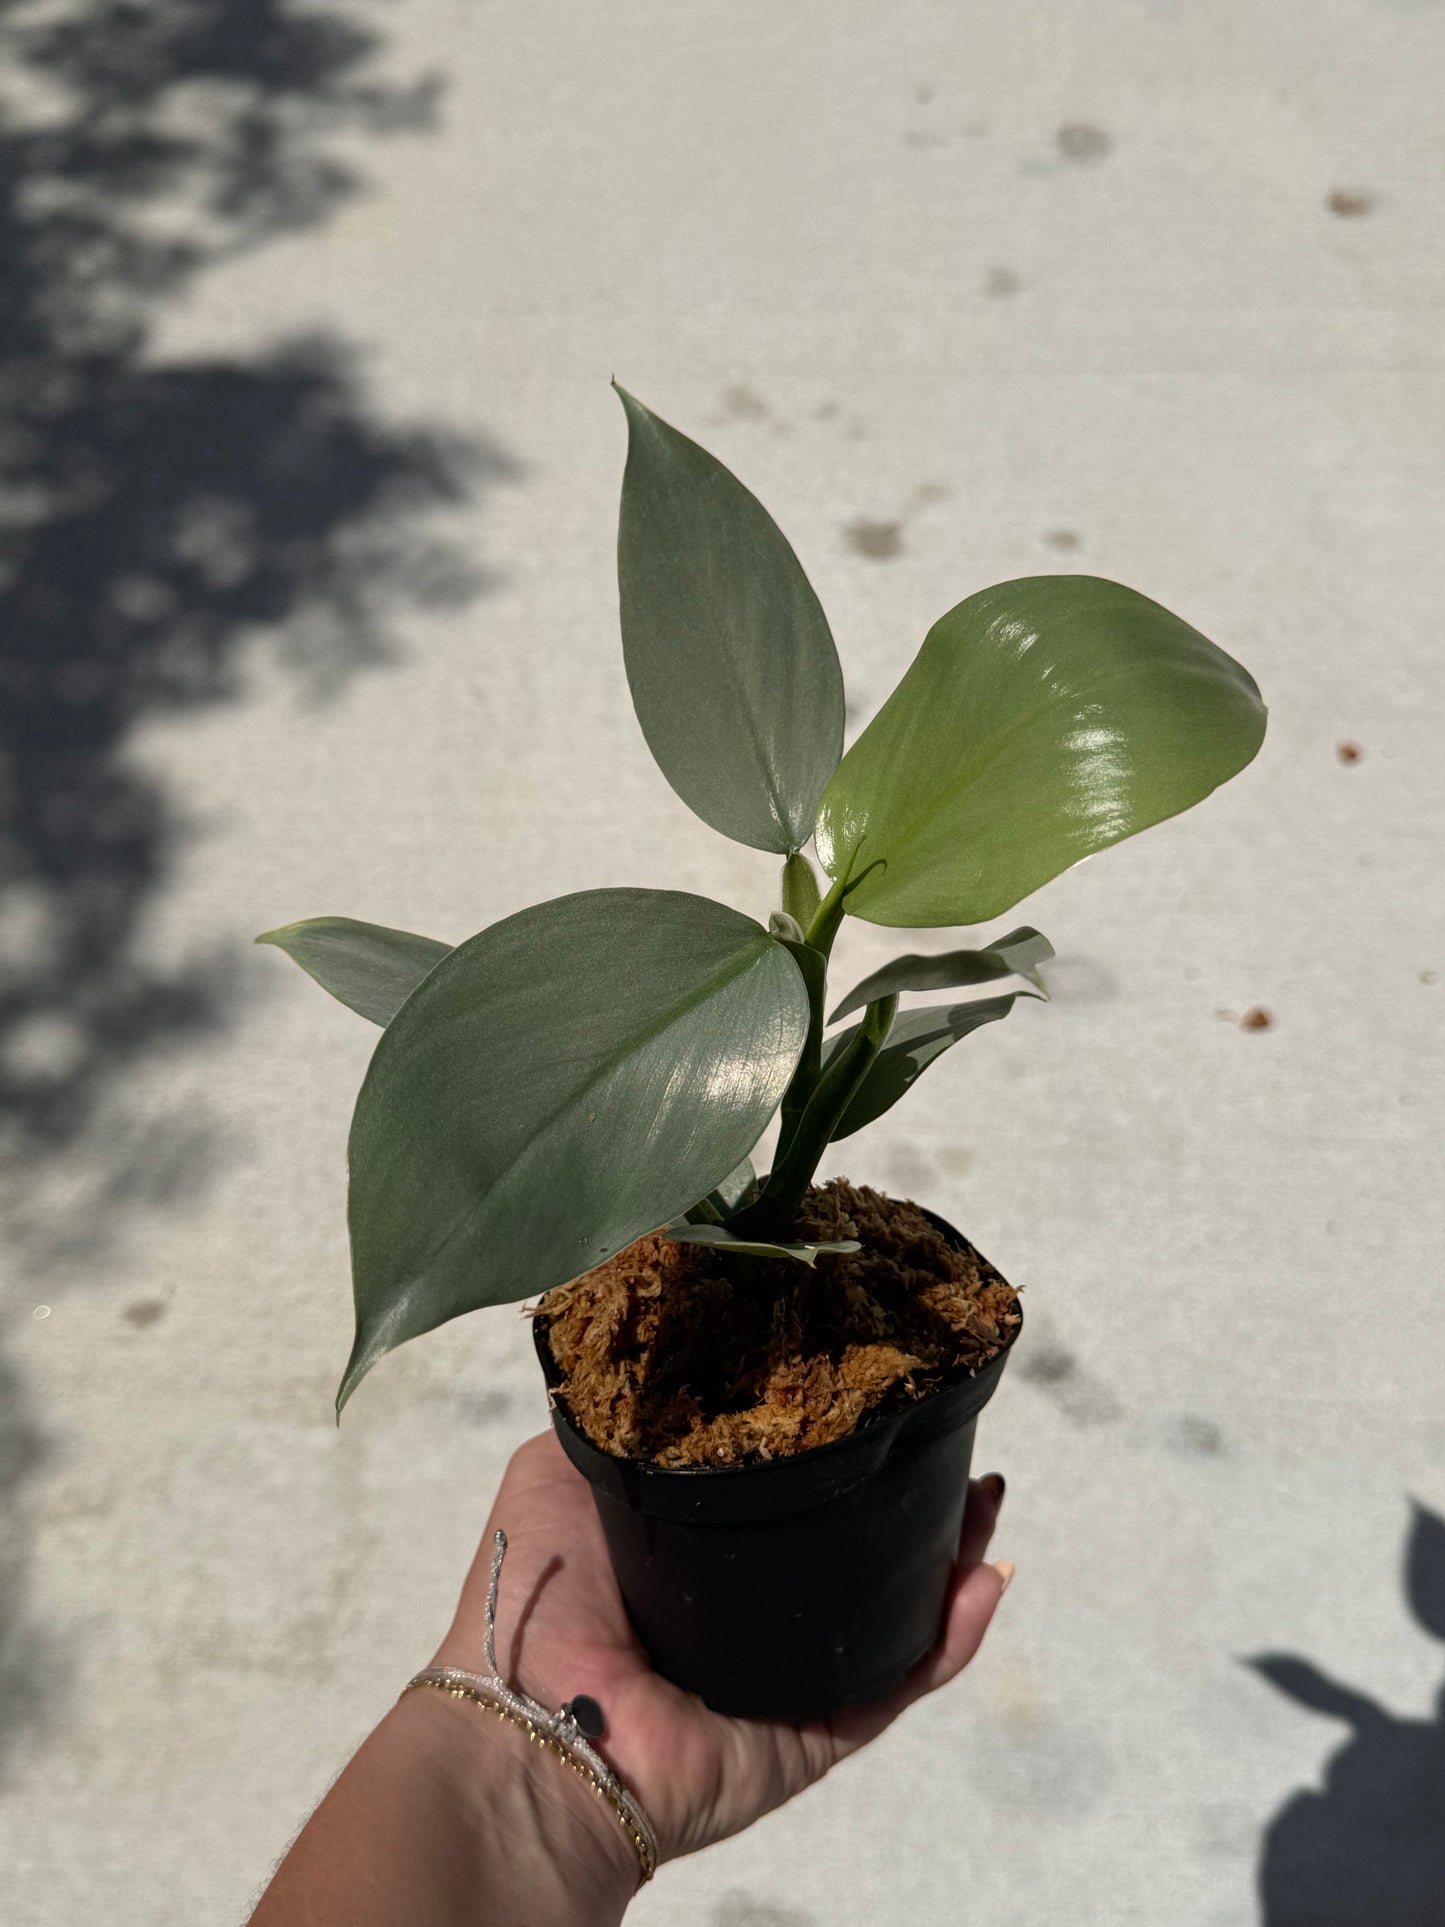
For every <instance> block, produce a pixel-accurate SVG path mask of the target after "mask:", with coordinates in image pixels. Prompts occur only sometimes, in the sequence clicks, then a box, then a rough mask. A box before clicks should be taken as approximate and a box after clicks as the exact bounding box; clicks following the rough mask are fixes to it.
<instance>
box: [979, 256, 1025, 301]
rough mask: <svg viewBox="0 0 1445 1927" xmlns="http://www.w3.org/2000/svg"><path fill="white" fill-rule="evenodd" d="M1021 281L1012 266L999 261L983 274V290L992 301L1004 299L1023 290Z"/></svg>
mask: <svg viewBox="0 0 1445 1927" xmlns="http://www.w3.org/2000/svg"><path fill="white" fill-rule="evenodd" d="M1023 285H1024V284H1023V281H1022V279H1021V278H1020V276H1018V275H1017V274H1015V272H1014V270H1013V269H1012V268H1006V267H1004V266H1003V265H1002V264H1001V263H998V264H996V265H995V266H993V267H991V268H990V269H989V271H988V273H987V274H986V275H985V276H984V282H983V291H984V293H985V294H986V295H988V296H989V297H990V299H992V300H994V301H1006V300H1008V299H1009V298H1010V297H1011V296H1013V295H1016V294H1020V293H1021V292H1022V291H1023Z"/></svg>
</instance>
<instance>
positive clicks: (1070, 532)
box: [1043, 529, 1081, 555]
mask: <svg viewBox="0 0 1445 1927" xmlns="http://www.w3.org/2000/svg"><path fill="white" fill-rule="evenodd" d="M1080 539H1081V538H1080V536H1079V532H1078V530H1077V529H1045V530H1044V533H1043V543H1044V547H1045V548H1048V549H1057V550H1058V551H1059V552H1060V554H1064V555H1070V554H1072V553H1073V551H1074V550H1075V549H1077V548H1078V546H1079V543H1080Z"/></svg>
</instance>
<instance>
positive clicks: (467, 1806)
mask: <svg viewBox="0 0 1445 1927" xmlns="http://www.w3.org/2000/svg"><path fill="white" fill-rule="evenodd" d="M389 1720H391V1721H395V1722H397V1723H398V1726H399V1727H400V1728H401V1729H402V1730H403V1731H404V1732H405V1733H406V1734H407V1736H408V1739H409V1741H410V1743H411V1744H412V1745H413V1746H414V1747H416V1748H417V1749H419V1750H420V1751H421V1752H422V1753H423V1754H424V1756H425V1758H426V1760H427V1764H428V1770H429V1772H430V1774H431V1775H432V1776H433V1777H434V1779H435V1781H436V1783H437V1784H438V1788H439V1792H440V1795H441V1797H442V1798H444V1799H445V1800H446V1801H447V1802H448V1804H449V1805H450V1806H451V1807H452V1808H453V1809H454V1811H455V1812H456V1813H457V1815H458V1818H459V1822H460V1824H461V1826H462V1828H463V1829H464V1831H465V1834H466V1836H467V1837H468V1839H469V1840H470V1841H471V1842H473V1843H474V1851H475V1856H476V1861H477V1866H478V1873H479V1878H480V1879H481V1881H482V1882H483V1883H484V1885H483V1888H482V1891H485V1893H486V1894H487V1895H488V1897H489V1906H488V1917H489V1918H491V1919H495V1920H508V1919H512V1918H515V1919H517V1920H523V1919H526V1920H539V1919H544V1920H546V1921H548V1922H549V1923H550V1922H556V1923H558V1927H562V1924H563V1923H568V1924H569V1927H570V1923H573V1922H575V1923H578V1927H583V1924H584V1923H585V1927H603V1923H610V1922H616V1921H620V1920H621V1919H622V1917H623V1914H624V1913H625V1912H626V1909H627V1905H628V1902H629V1901H630V1900H631V1899H632V1896H633V1894H634V1893H635V1892H636V1891H637V1886H638V1878H639V1865H638V1858H637V1853H636V1850H635V1848H634V1847H633V1844H632V1842H631V1840H630V1839H629V1838H628V1836H627V1834H626V1833H625V1832H624V1830H623V1828H622V1825H621V1823H620V1821H619V1819H618V1817H617V1815H616V1814H615V1813H614V1811H613V1809H612V1807H611V1806H610V1805H609V1804H608V1803H607V1802H606V1801H605V1800H603V1799H601V1798H600V1797H599V1796H598V1795H597V1794H596V1793H595V1792H594V1791H593V1790H592V1788H591V1787H590V1786H588V1785H587V1784H586V1782H585V1781H583V1780H582V1779H581V1778H579V1777H578V1775H577V1774H576V1773H574V1772H573V1771H572V1769H571V1768H570V1767H569V1766H568V1765H567V1763H566V1762H565V1761H564V1760H562V1759H559V1758H558V1757H557V1756H556V1755H555V1754H554V1753H553V1752H551V1750H550V1749H548V1748H545V1747H543V1746H540V1745H538V1744H537V1743H536V1742H534V1741H532V1740H530V1739H529V1738H528V1737H527V1735H526V1733H525V1732H524V1731H523V1730H522V1729H521V1728H520V1727H518V1726H516V1725H514V1724H513V1723H512V1722H511V1721H510V1720H508V1719H506V1718H504V1717H502V1716H500V1715H498V1714H496V1713H493V1712H492V1711H491V1710H490V1709H489V1708H486V1707H483V1706H479V1705H477V1704H476V1703H475V1702H473V1701H470V1700H462V1699H453V1698H452V1697H451V1696H450V1695H448V1694H446V1693H442V1692H437V1691H435V1690H434V1689H427V1688H419V1689H418V1690H416V1691H414V1692H410V1693H407V1694H405V1695H404V1697H403V1698H402V1699H401V1700H400V1701H399V1702H398V1704H397V1706H396V1707H395V1708H394V1709H393V1711H392V1713H391V1714H390V1715H389ZM502 1889H505V1895H506V1896H507V1897H511V1898H513V1899H514V1900H515V1901H516V1903H517V1905H518V1906H519V1907H520V1908H521V1909H522V1911H520V1912H517V1913H516V1914H513V1913H512V1912H511V1911H510V1910H508V1909H506V1907H505V1904H504V1905H503V1906H502V1907H498V1905H497V1902H498V1900H499V1899H504V1895H503V1892H502V1891H501V1890H502Z"/></svg>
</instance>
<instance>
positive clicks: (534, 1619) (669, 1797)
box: [437, 1432, 1003, 1858]
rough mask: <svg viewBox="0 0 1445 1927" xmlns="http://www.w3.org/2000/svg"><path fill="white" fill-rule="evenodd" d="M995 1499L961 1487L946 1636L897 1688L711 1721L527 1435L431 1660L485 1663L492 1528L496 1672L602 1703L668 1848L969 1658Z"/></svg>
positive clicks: (543, 1452)
mask: <svg viewBox="0 0 1445 1927" xmlns="http://www.w3.org/2000/svg"><path fill="white" fill-rule="evenodd" d="M996 1514H997V1505H996V1503H995V1501H994V1496H993V1494H992V1493H991V1492H990V1490H989V1489H988V1488H987V1487H985V1486H982V1485H979V1484H977V1483H975V1484H973V1485H971V1486H970V1488H969V1503H968V1514H967V1517H966V1518H965V1521H964V1530H963V1541H962V1544H961V1546H960V1549H959V1564H958V1567H957V1569H956V1576H955V1582H954V1589H953V1594H952V1598H951V1602H950V1607H949V1613H948V1620H947V1627H946V1631H945V1636H944V1639H943V1640H942V1642H941V1643H940V1645H939V1646H938V1648H936V1649H935V1651H934V1652H933V1653H932V1654H931V1655H930V1656H929V1658H928V1659H926V1660H924V1661H923V1663H922V1664H921V1665H920V1666H919V1667H918V1668H917V1670H916V1671H915V1673H914V1675H913V1676H912V1677H911V1678H910V1679H909V1681H908V1682H907V1684H906V1685H905V1686H904V1687H903V1689H902V1690H901V1691H900V1692H899V1693H897V1694H896V1695H894V1696H893V1697H892V1698H891V1699H889V1700H887V1701H884V1702H882V1703H881V1704H879V1705H877V1706H869V1707H862V1708H857V1709H854V1710H851V1711H849V1712H847V1713H845V1714H842V1715H841V1716H840V1717H838V1718H837V1719H833V1720H829V1721H825V1722H824V1721H819V1722H815V1723H813V1724H811V1725H807V1726H791V1725H787V1724H785V1723H783V1722H781V1721H774V1720H737V1719H729V1718H727V1717H726V1716H725V1715H723V1714H720V1713H714V1712H713V1711H712V1710H711V1709H710V1708H709V1707H707V1706H705V1705H704V1704H703V1702H702V1701H701V1700H700V1699H698V1698H696V1697H695V1696H694V1695H693V1694H691V1693H685V1692H683V1691H682V1689H681V1688H680V1687H677V1686H674V1685H672V1684H671V1682H670V1681H668V1680H665V1679H663V1678H662V1676H661V1675H660V1674H659V1673H656V1672H654V1671H653V1669H652V1666H651V1663H650V1662H649V1660H648V1657H647V1654H646V1652H645V1651H644V1650H643V1648H642V1646H641V1644H640V1643H639V1641H638V1639H637V1636H636V1634H635V1633H634V1632H633V1630H632V1627H631V1624H630V1623H629V1621H628V1618H627V1613H626V1610H625V1609H624V1607H623V1604H622V1597H621V1594H620V1593H619V1592H618V1589H617V1582H616V1580H615V1578H614V1577H613V1574H612V1567H611V1564H610V1562H609V1560H608V1557H607V1547H606V1544H605V1542H604V1540H603V1537H602V1528H601V1525H600V1524H599V1522H598V1519H597V1513H596V1510H595V1508H594V1506H593V1504H592V1495H591V1493H590V1492H589V1490H588V1488H587V1485H586V1482H585V1481H584V1480H583V1479H582V1477H581V1476H580V1474H579V1473H577V1472H576V1471H575V1470H574V1469H573V1467H572V1466H571V1465H570V1464H569V1463H568V1461H567V1458H566V1456H565V1454H564V1453H563V1451H562V1448H561V1446H560V1445H559V1444H558V1443H557V1440H556V1438H555V1436H554V1435H553V1434H552V1433H550V1432H547V1433H544V1434H542V1435H541V1436H539V1437H537V1438H534V1439H529V1440H528V1441H527V1443H526V1444H525V1445H524V1446H522V1447H521V1448H520V1449H519V1450H518V1451H517V1452H516V1453H515V1454H514V1455H513V1458H512V1460H511V1463H510V1464H509V1465H508V1467H507V1471H506V1475H505V1477H504V1478H503V1480H502V1485H501V1489H500V1491H499V1492H498V1494H497V1499H496V1503H495V1505H494V1506H493V1508H492V1515H491V1518H490V1519H489V1520H488V1522H487V1529H486V1532H485V1534H484V1536H483V1540H482V1546H481V1549H480V1551H479V1552H478V1555H477V1558H476V1560H475V1561H474V1562H473V1565H472V1569H471V1571H470V1573H469V1574H468V1575H467V1580H466V1584H465V1586H464V1587H463V1589H462V1597H461V1603H460V1605H459V1606H458V1608H457V1615H456V1618H455V1620H454V1621H453V1623H452V1627H451V1631H450V1632H449V1633H448V1635H447V1637H446V1639H445V1641H444V1642H443V1645H442V1648H441V1651H440V1652H439V1653H438V1655H437V1662H438V1664H442V1665H451V1666H461V1667H465V1668H467V1669H468V1670H470V1671H481V1670H484V1669H485V1666H486V1658H485V1651H484V1645H483V1641H484V1637H485V1625H486V1599H487V1583H488V1576H489V1571H490V1564H491V1545H492V1534H493V1532H494V1531H495V1530H496V1528H497V1527H499V1526H500V1527H501V1528H502V1529H503V1531H505V1533H506V1535H507V1542H508V1543H507V1560H506V1567H505V1570H504V1572H503V1575H502V1583H501V1590H500V1598H499V1601H498V1607H497V1642H496V1650H497V1663H498V1667H499V1669H500V1671H501V1673H502V1675H503V1676H504V1677H505V1678H506V1679H508V1680H509V1681H510V1682H511V1683H512V1684H513V1685H514V1686H517V1687H519V1688H520V1689H521V1691H523V1692H524V1693H527V1694H529V1695H531V1697H533V1698H534V1699H537V1700H540V1701H541V1703H542V1704H543V1705H544V1706H548V1707H555V1706H557V1705H560V1703H561V1702H562V1701H563V1700H564V1699H568V1698H570V1697H571V1696H572V1695H574V1694H577V1693H588V1694H590V1695H591V1696H592V1697H593V1698H594V1699H596V1700H597V1701H598V1702H599V1704H600V1705H601V1706H602V1707H603V1708H604V1710H605V1712H606V1715H607V1734H606V1738H605V1740H604V1741H603V1742H602V1749H601V1750H602V1751H603V1752H604V1753H605V1754H606V1755H607V1757H608V1759H609V1761H610V1763H611V1764H612V1766H613V1767H614V1769H615V1770H616V1772H617V1773H618V1775H619V1777H620V1778H621V1779H622V1780H623V1782H624V1784H626V1785H627V1786H628V1787H630V1788H631V1789H632V1791H633V1792H634V1793H635V1794H636V1796H637V1798H638V1799H639V1800H640V1801H641V1802H642V1805H643V1807H644V1808H645V1809H646V1811H647V1813H648V1816H649V1817H650V1819H651V1820H652V1823H653V1826H654V1827H655V1829H656V1831H657V1835H658V1840H659V1844H660V1847H661V1851H662V1854H663V1856H664V1857H665V1858H672V1857H675V1856H676V1855H678V1854H682V1853H691V1852H693V1851H695V1850H696V1849H697V1848H699V1847H704V1846H707V1845H709V1844H710V1843H711V1842H713V1841H715V1840H722V1839H725V1838H726V1837H727V1836H728V1835H729V1834H732V1833H736V1832H738V1831H739V1830H740V1829H741V1828H743V1827H745V1826H747V1825H749V1824H750V1823H751V1822H752V1821H753V1820H756V1819H757V1818H758V1817H759V1816H760V1815H761V1814H764V1813H767V1812H770V1811H771V1809H772V1808H774V1807H776V1806H781V1805H782V1803H783V1802H784V1801H785V1800H788V1799H791V1797H792V1796H793V1795H794V1794H795V1793H799V1792H801V1791H802V1789H803V1788H804V1787H806V1786H811V1785H812V1783H813V1782H814V1781H815V1780H819V1779H821V1778H822V1776H823V1775H824V1774H825V1773H826V1772H827V1771H828V1769H829V1767H831V1766H833V1765H835V1764H836V1763H837V1762H838V1761H839V1760H841V1759H844V1758H846V1757H847V1755H848V1754H850V1753H853V1752H856V1751H857V1749H858V1748H859V1747H860V1746H863V1745H865V1744H866V1743H867V1742H868V1741H869V1740H871V1739H873V1738H874V1737H875V1736H876V1735H877V1734H878V1733H881V1732H882V1730H883V1728H884V1727H885V1726H887V1725H888V1724H889V1723H890V1722H891V1721H892V1720H893V1719H894V1718H896V1717H897V1715H898V1714H899V1713H900V1712H901V1711H902V1710H903V1708H904V1707H905V1706H907V1705H908V1704H910V1702H911V1701H913V1700H914V1699H917V1698H919V1697H920V1696H921V1695H922V1694H924V1693H927V1692H931V1691H932V1690H933V1689H934V1688H935V1687H936V1686H941V1685H942V1684H944V1683H945V1681H947V1680H949V1679H952V1678H953V1676H954V1675H955V1674H956V1673H957V1672H959V1671H960V1670H961V1668H962V1667H963V1666H964V1665H966V1664H967V1662H968V1660H969V1659H970V1658H972V1656H973V1654H974V1652H976V1651H977V1649H978V1645H979V1642H980V1641H981V1640H982V1638H983V1635H984V1632H985V1631H986V1629H987V1626H988V1622H989V1620H990V1619H991V1617H992V1615H993V1610H994V1607H995V1606H996V1605H997V1603H998V1599H999V1596H1000V1594H1001V1592H1002V1590H1003V1581H1002V1579H1001V1578H1000V1577H999V1574H998V1572H997V1571H996V1569H994V1568H992V1567H987V1566H981V1565H980V1563H979V1562H980V1561H981V1560H982V1557H983V1554H984V1551H985V1549H986V1547H987V1544H988V1540H989V1538H990V1536H991V1534H992V1531H993V1526H994V1520H995V1517H996Z"/></svg>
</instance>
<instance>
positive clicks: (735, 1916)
mask: <svg viewBox="0 0 1445 1927" xmlns="http://www.w3.org/2000/svg"><path fill="white" fill-rule="evenodd" d="M710 1927H815V1923H814V1917H813V1915H812V1914H809V1913H805V1912H804V1911H803V1909H802V1908H801V1907H782V1906H779V1905H778V1903H777V1902H776V1901H772V1900H758V1899H755V1898H754V1896H753V1895H752V1894H749V1893H743V1892H741V1891H737V1892H733V1893H728V1894H724V1895H723V1897H722V1899H721V1900H719V1902H718V1904H717V1905H716V1907H714V1908H713V1910H712V1915H711V1920H710Z"/></svg>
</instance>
